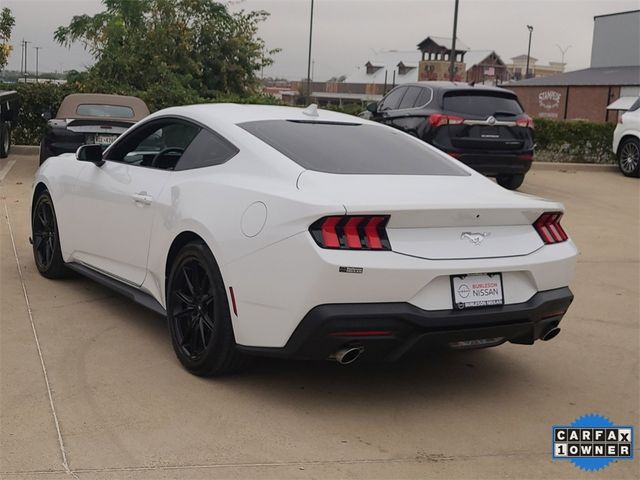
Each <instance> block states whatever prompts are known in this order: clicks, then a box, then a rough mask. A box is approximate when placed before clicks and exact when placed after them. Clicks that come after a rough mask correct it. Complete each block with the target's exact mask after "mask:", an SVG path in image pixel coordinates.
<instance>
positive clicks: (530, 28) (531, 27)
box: [524, 25, 533, 78]
mask: <svg viewBox="0 0 640 480" xmlns="http://www.w3.org/2000/svg"><path fill="white" fill-rule="evenodd" d="M527 29H528V30H529V48H528V49H527V72H526V73H525V76H524V78H529V59H530V58H531V35H532V34H533V25H527Z"/></svg>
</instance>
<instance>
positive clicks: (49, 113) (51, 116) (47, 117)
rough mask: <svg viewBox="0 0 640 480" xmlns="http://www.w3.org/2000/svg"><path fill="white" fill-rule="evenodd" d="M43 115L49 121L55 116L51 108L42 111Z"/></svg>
mask: <svg viewBox="0 0 640 480" xmlns="http://www.w3.org/2000/svg"><path fill="white" fill-rule="evenodd" d="M41 117H42V118H44V119H45V120H46V121H47V122H48V121H49V120H51V119H52V118H53V115H51V110H47V111H46V112H42V115H41Z"/></svg>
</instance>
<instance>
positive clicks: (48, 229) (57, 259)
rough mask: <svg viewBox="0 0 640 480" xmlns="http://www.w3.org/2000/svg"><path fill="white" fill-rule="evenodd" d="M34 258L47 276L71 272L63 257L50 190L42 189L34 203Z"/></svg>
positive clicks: (38, 267) (32, 227) (57, 275)
mask: <svg viewBox="0 0 640 480" xmlns="http://www.w3.org/2000/svg"><path fill="white" fill-rule="evenodd" d="M31 238H32V241H33V258H34V260H35V263H36V268H37V269H38V272H40V274H41V275H42V276H43V277H46V278H52V279H53V278H62V277H65V276H66V275H67V274H68V273H69V272H68V270H67V268H66V266H65V263H64V260H63V259H62V249H61V248H60V234H59V232H58V220H57V218H56V212H55V209H54V208H53V201H52V200H51V195H49V192H48V191H46V190H44V191H42V192H41V193H40V194H39V195H38V197H37V198H36V201H35V202H34V204H33V212H32V216H31Z"/></svg>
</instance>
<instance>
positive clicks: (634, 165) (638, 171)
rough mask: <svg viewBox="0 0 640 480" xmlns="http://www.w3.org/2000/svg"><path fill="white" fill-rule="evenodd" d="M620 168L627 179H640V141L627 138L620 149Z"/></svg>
mask: <svg viewBox="0 0 640 480" xmlns="http://www.w3.org/2000/svg"><path fill="white" fill-rule="evenodd" d="M618 167H619V168H620V171H621V172H622V174H623V175H624V176H625V177H640V140H638V139H637V138H635V137H631V138H626V139H624V140H623V141H622V143H621V144H620V147H619V148H618Z"/></svg>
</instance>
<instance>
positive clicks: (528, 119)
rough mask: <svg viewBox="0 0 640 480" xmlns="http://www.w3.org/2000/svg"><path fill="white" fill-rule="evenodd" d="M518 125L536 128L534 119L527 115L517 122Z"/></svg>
mask: <svg viewBox="0 0 640 480" xmlns="http://www.w3.org/2000/svg"><path fill="white" fill-rule="evenodd" d="M516 125H517V126H518V127H525V128H534V124H533V118H531V117H530V116H529V115H525V116H524V117H522V118H521V119H519V120H516Z"/></svg>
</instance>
